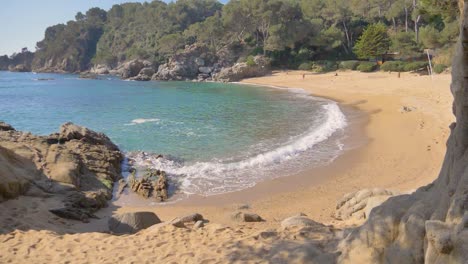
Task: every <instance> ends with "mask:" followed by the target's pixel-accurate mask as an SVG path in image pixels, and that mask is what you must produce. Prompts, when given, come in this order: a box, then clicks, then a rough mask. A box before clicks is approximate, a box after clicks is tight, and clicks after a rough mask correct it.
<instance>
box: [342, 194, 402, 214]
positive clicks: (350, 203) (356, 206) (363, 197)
mask: <svg viewBox="0 0 468 264" xmlns="http://www.w3.org/2000/svg"><path fill="white" fill-rule="evenodd" d="M397 194H398V192H394V191H390V190H385V189H379V188H374V189H364V190H360V191H357V192H354V193H349V194H346V195H345V196H344V197H343V198H342V199H341V200H340V201H338V203H337V205H336V211H335V215H334V217H335V218H337V219H338V220H348V219H351V218H352V219H354V220H365V219H367V218H368V217H369V214H370V212H371V210H372V209H373V208H374V207H377V206H379V205H381V204H382V203H383V202H385V201H386V200H387V199H388V198H390V197H392V196H395V195H397Z"/></svg>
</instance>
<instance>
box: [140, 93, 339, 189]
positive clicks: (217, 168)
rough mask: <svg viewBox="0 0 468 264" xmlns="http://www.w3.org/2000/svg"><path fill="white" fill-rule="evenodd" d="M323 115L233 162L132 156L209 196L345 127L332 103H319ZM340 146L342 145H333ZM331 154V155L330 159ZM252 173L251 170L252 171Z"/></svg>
mask: <svg viewBox="0 0 468 264" xmlns="http://www.w3.org/2000/svg"><path fill="white" fill-rule="evenodd" d="M322 107H323V109H324V111H325V118H324V120H323V122H322V123H321V124H319V125H318V126H317V125H316V126H313V127H311V128H310V130H309V131H306V132H305V133H304V134H303V135H301V136H298V137H296V138H295V139H293V140H291V141H289V142H285V143H284V144H283V145H282V146H280V147H278V148H276V149H273V150H269V151H265V152H264V153H261V154H259V155H256V156H253V157H250V158H246V159H244V160H240V161H236V162H223V161H213V162H197V163H194V164H184V163H182V162H179V161H175V160H171V159H162V158H157V157H156V156H152V155H148V154H145V153H144V154H140V155H134V156H131V158H133V159H134V160H135V161H136V163H137V164H138V165H141V166H148V165H150V167H153V168H157V169H161V170H164V171H166V172H167V173H168V174H170V175H172V176H173V177H174V178H175V179H178V180H179V185H180V186H179V188H180V190H181V191H182V192H184V193H187V194H194V193H196V194H202V195H212V194H219V193H224V192H229V191H236V190H241V189H245V188H248V187H251V186H253V185H255V184H256V183H258V182H259V181H261V180H263V178H262V177H263V176H264V175H263V174H262V171H263V170H264V169H268V168H273V167H276V165H278V164H281V163H283V162H286V161H289V160H291V159H293V158H295V157H297V156H299V155H300V154H301V153H304V152H306V151H309V150H312V149H313V147H314V146H315V145H317V144H318V143H320V142H323V141H325V140H327V139H328V138H330V137H331V136H332V135H333V134H334V133H335V132H337V131H338V130H342V129H344V128H345V127H346V125H347V121H346V117H345V115H344V114H343V112H341V110H340V108H339V106H338V105H337V104H336V103H335V102H331V101H329V102H328V103H327V104H325V105H323V106H322ZM335 146H336V147H338V148H339V149H342V147H343V146H341V145H339V143H337V145H335ZM333 158H334V157H332V159H333ZM253 172H254V173H253Z"/></svg>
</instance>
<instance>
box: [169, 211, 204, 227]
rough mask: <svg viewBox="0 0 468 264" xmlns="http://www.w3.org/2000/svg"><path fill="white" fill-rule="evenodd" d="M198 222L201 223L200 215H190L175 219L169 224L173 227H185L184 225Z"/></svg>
mask: <svg viewBox="0 0 468 264" xmlns="http://www.w3.org/2000/svg"><path fill="white" fill-rule="evenodd" d="M198 221H203V216H202V215H201V214H198V213H194V214H191V215H186V216H182V217H177V218H175V219H173V220H172V221H171V224H172V225H173V226H175V227H185V223H196V222H198Z"/></svg>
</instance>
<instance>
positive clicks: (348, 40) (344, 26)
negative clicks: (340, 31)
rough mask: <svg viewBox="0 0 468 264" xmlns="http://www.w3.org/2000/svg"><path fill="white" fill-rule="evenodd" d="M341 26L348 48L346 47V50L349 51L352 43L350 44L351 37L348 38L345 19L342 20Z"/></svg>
mask: <svg viewBox="0 0 468 264" xmlns="http://www.w3.org/2000/svg"><path fill="white" fill-rule="evenodd" d="M343 28H344V31H345V35H346V42H347V46H348V48H347V49H346V52H347V53H349V50H350V49H351V47H352V45H351V39H350V38H349V32H348V27H347V26H346V21H345V20H343Z"/></svg>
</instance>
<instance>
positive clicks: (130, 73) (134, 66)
mask: <svg viewBox="0 0 468 264" xmlns="http://www.w3.org/2000/svg"><path fill="white" fill-rule="evenodd" d="M152 67H153V64H152V63H151V62H150V61H147V60H140V59H135V60H131V61H127V62H124V63H122V64H120V65H119V66H117V68H116V69H115V70H113V71H110V73H113V74H117V75H119V76H120V77H122V79H129V78H132V77H135V76H137V75H138V74H139V73H140V71H141V70H142V69H143V68H152Z"/></svg>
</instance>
